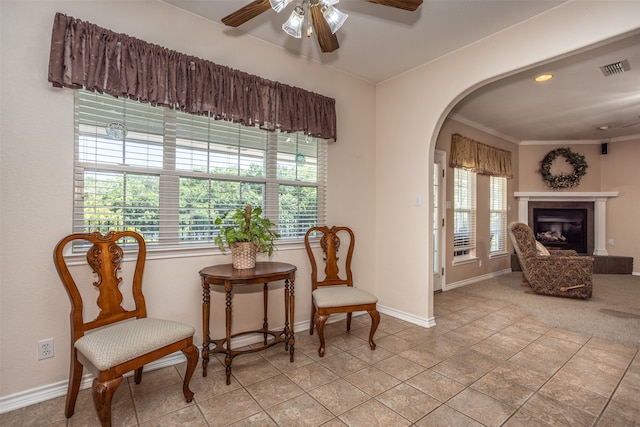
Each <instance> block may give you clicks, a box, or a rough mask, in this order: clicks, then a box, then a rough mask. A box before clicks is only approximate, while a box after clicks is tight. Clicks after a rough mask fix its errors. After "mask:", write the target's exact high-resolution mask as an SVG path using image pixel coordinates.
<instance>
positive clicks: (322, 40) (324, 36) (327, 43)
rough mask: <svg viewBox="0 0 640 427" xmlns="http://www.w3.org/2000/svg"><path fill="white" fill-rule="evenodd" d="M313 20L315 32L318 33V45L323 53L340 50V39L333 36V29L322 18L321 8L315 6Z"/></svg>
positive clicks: (312, 12)
mask: <svg viewBox="0 0 640 427" xmlns="http://www.w3.org/2000/svg"><path fill="white" fill-rule="evenodd" d="M310 9H311V18H312V19H313V31H315V33H316V37H317V38H318V43H319V44H320V50H321V51H322V52H325V53H327V52H333V51H334V50H336V49H338V48H339V47H340V45H339V44H338V38H337V37H336V35H335V34H331V28H329V24H327V20H326V19H324V16H322V12H321V11H320V7H319V6H317V5H315V6H312V7H311V8H310Z"/></svg>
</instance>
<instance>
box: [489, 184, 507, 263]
mask: <svg viewBox="0 0 640 427" xmlns="http://www.w3.org/2000/svg"><path fill="white" fill-rule="evenodd" d="M489 186H490V188H489V191H490V199H491V201H490V204H491V206H490V210H491V213H490V219H489V221H490V223H489V232H490V233H491V236H490V237H491V239H490V241H491V243H490V248H489V251H490V252H491V254H495V253H501V252H506V250H507V249H506V240H507V178H504V177H498V176H492V177H490V181H489Z"/></svg>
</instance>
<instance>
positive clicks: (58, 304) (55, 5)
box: [0, 0, 640, 397]
mask: <svg viewBox="0 0 640 427" xmlns="http://www.w3.org/2000/svg"><path fill="white" fill-rule="evenodd" d="M56 12H63V13H67V14H69V15H71V16H74V17H75V18H78V19H82V20H86V21H89V22H92V23H95V24H97V25H100V26H103V27H106V28H110V29H112V30H114V31H118V32H123V33H126V34H129V35H131V36H135V37H138V38H140V39H143V40H146V41H149V42H152V43H156V44H159V45H163V46H165V47H168V48H170V49H174V50H178V51H181V52H185V53H190V54H194V55H196V56H199V57H202V58H206V59H210V60H212V61H214V62H216V63H219V64H223V65H228V66H231V67H233V68H237V69H240V70H243V71H246V72H249V73H252V74H257V75H260V76H262V77H265V78H269V79H273V80H278V81H282V82H286V83H288V84H291V85H295V86H300V87H302V88H305V89H307V90H312V91H314V92H318V93H321V94H323V95H326V96H331V97H334V98H336V104H337V109H338V138H339V141H338V142H337V143H336V144H333V145H331V147H330V150H329V176H330V179H329V188H328V190H329V200H328V202H329V216H328V220H329V223H331V224H338V223H339V224H346V225H350V226H351V227H353V228H354V231H355V233H356V236H357V239H358V244H357V249H356V254H355V268H356V275H357V277H356V280H357V281H358V282H359V284H360V286H361V287H363V288H365V289H370V290H374V291H375V292H376V293H377V294H378V296H379V298H380V304H381V305H383V306H385V307H389V308H391V309H394V310H397V311H398V313H401V314H406V315H408V316H413V317H415V319H416V320H420V319H428V318H430V317H432V316H433V301H432V299H431V298H430V295H431V291H432V289H431V288H432V284H431V281H430V277H431V273H430V272H431V259H430V247H431V237H430V233H431V230H430V220H431V218H430V216H431V203H430V198H429V196H428V195H429V194H430V187H431V179H432V178H431V173H430V165H431V163H432V161H433V149H434V146H435V140H436V137H437V135H438V131H439V127H440V124H441V123H442V121H443V119H444V117H445V115H446V113H447V112H448V111H449V109H450V107H451V106H452V105H453V104H454V103H455V102H457V100H459V99H461V97H462V96H464V95H465V94H467V93H469V92H470V91H471V90H473V89H474V88H476V87H478V86H479V85H481V84H482V83H485V82H488V81H490V80H492V79H496V78H498V77H499V76H501V75H504V74H505V73H509V72H512V71H515V70H518V69H520V68H522V67H527V66H529V65H532V64H534V63H538V62H540V61H543V60H546V59H548V58H551V57H553V56H556V55H561V54H563V53H566V52H569V51H572V50H574V49H577V48H582V47H584V46H587V45H590V44H592V43H595V42H598V41H600V40H604V39H607V38H609V37H612V36H615V35H617V34H621V33H623V32H625V31H628V30H631V29H633V28H634V27H638V25H639V22H638V19H637V17H638V16H640V2H632V1H629V2H617V1H606V2H586V1H585V2H583V1H573V2H569V3H568V4H565V5H563V6H561V7H558V8H556V9H554V10H552V11H550V12H549V13H547V14H544V15H542V16H539V17H537V18H535V19H532V20H530V21H528V22H525V23H523V24H521V25H517V26H514V27H512V28H510V29H508V30H506V31H504V32H501V33H499V34H496V35H494V36H492V37H489V38H487V39H484V40H480V41H478V42H477V43H475V44H474V45H472V46H469V47H467V48H465V49H462V50H460V51H458V52H455V53H453V54H451V55H449V56H447V57H445V58H442V59H440V60H438V61H434V62H432V63H429V64H426V65H424V66H422V67H420V68H417V69H415V70H413V71H411V72H409V73H406V74H405V75H402V76H400V77H398V78H395V79H392V80H390V81H388V82H386V83H384V84H381V85H379V86H378V87H377V88H374V87H372V86H371V85H369V84H367V83H364V82H362V81H359V80H357V79H354V78H352V77H350V76H346V75H343V74H340V73H338V72H336V71H335V70H332V69H329V68H325V67H322V66H321V65H319V64H317V63H313V62H310V61H308V60H298V59H296V58H294V57H292V56H291V55H289V54H287V53H285V52H284V51H282V50H281V49H280V48H278V47H275V46H271V45H268V44H264V43H261V42H259V41H257V40H255V39H251V38H248V37H229V36H227V35H225V34H224V32H223V27H222V26H220V25H218V24H216V23H212V22H208V21H206V20H202V19H199V18H197V17H194V16H192V15H190V14H185V13H183V12H180V11H179V10H176V9H173V8H171V7H169V6H167V5H164V4H161V3H157V2H154V1H149V2H146V1H135V2H134V1H128V2H115V1H68V2H63V1H55V0H51V1H7V0H2V1H0V19H1V22H0V23H1V30H0V31H1V33H0V36H1V38H2V53H1V54H2V64H1V79H0V82H1V83H0V84H1V85H2V86H1V97H0V102H1V110H0V111H1V114H2V118H1V120H2V122H1V125H2V126H1V130H0V132H1V133H0V137H1V141H0V144H1V148H2V159H1V164H0V166H1V175H0V180H1V181H0V184H1V185H2V187H1V192H0V198H1V200H0V202H1V203H0V205H1V207H0V227H1V229H0V232H1V237H0V255H1V261H0V279H1V282H0V291H1V298H0V300H1V302H0V310H1V312H0V328H1V330H0V343H1V344H0V345H1V346H2V347H1V349H0V397H5V396H9V395H12V394H14V393H18V392H20V391H24V390H30V389H32V388H35V387H38V386H44V385H48V384H51V383H54V382H56V381H61V380H64V379H65V378H66V377H67V369H68V356H69V351H68V348H67V347H68V345H69V337H68V324H67V318H68V317H67V316H68V308H69V303H68V301H67V297H66V294H65V292H64V291H63V288H62V286H61V285H60V283H59V280H58V278H57V275H56V272H55V269H54V267H53V263H52V261H51V252H52V249H53V246H54V245H55V243H56V242H57V241H58V239H59V238H60V237H62V236H63V235H65V234H67V233H69V232H70V231H71V205H72V191H71V189H72V166H73V160H72V159H73V102H72V93H71V91H70V90H60V89H53V88H51V86H50V84H49V83H48V82H47V63H48V49H49V42H50V32H51V25H52V22H53V17H54V14H55V13H56ZM425 42H427V41H425ZM434 42H437V41H434ZM372 123H375V127H373V126H372ZM374 141H375V144H374V143H373V142H374ZM416 194H420V195H422V199H423V201H424V203H423V204H422V206H421V207H415V206H414V200H415V196H416ZM227 259H228V258H227V257H217V256H214V255H210V256H205V257H199V258H180V259H174V260H151V261H150V262H149V263H148V264H147V273H146V279H147V282H148V283H153V289H149V290H148V291H147V294H149V293H151V294H152V296H151V297H149V304H150V312H151V313H153V314H154V315H159V316H162V315H166V316H168V317H171V318H175V319H176V320H181V321H185V322H189V323H191V324H192V325H194V326H195V327H196V330H197V331H198V335H197V337H196V342H198V343H199V342H201V337H200V332H199V331H200V300H201V298H200V289H199V280H198V276H197V271H198V270H199V269H200V268H202V267H203V266H205V265H209V264H214V263H219V262H222V261H226V260H227ZM276 260H280V261H287V262H292V263H294V264H296V265H298V266H299V274H298V276H297V281H296V283H297V285H298V286H297V289H296V297H297V300H296V320H297V321H300V320H307V318H308V314H309V310H310V307H309V292H308V287H307V286H308V279H307V276H308V269H307V267H306V262H307V261H306V256H305V255H304V253H303V252H302V251H301V250H293V251H281V252H279V253H278V254H277V255H276ZM370 266H375V267H370ZM367 267H370V268H367ZM149 287H151V286H149ZM257 297H258V298H259V295H258V296H257ZM214 303H215V300H214ZM152 304H153V305H156V304H157V306H159V307H158V308H153V307H151V305H152ZM154 311H155V313H154ZM213 329H214V332H215V331H221V326H220V325H219V324H218V325H213ZM49 337H53V338H54V339H55V341H56V356H55V357H54V358H53V359H48V360H45V361H40V362H39V361H37V357H36V342H37V341H38V340H39V339H43V338H49Z"/></svg>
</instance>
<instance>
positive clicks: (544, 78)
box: [533, 73, 553, 83]
mask: <svg viewBox="0 0 640 427" xmlns="http://www.w3.org/2000/svg"><path fill="white" fill-rule="evenodd" d="M552 78H553V74H551V73H545V74H540V75H538V76H536V77H535V78H534V79H533V81H534V82H536V83H542V82H548V81H549V80H551V79H552Z"/></svg>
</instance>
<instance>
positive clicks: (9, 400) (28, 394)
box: [0, 319, 339, 414]
mask: <svg viewBox="0 0 640 427" xmlns="http://www.w3.org/2000/svg"><path fill="white" fill-rule="evenodd" d="M336 320H339V319H336ZM281 327H282V326H281ZM281 327H280V328H281ZM276 329H277V328H276ZM308 329H309V321H308V320H307V321H304V322H300V323H296V324H295V325H294V329H293V330H294V331H304V330H308ZM261 340H262V336H259V335H258V334H256V335H247V336H243V337H238V338H236V339H233V340H232V342H233V344H234V347H242V346H245V345H250V344H254V343H257V342H260V341H261ZM201 352H202V347H198V354H201ZM186 360H187V359H186V358H185V357H184V355H183V354H182V352H179V351H178V352H176V353H172V354H170V355H168V356H165V357H163V358H162V359H159V360H156V361H154V362H151V363H149V364H147V365H144V371H145V372H149V371H155V370H156V369H161V368H166V367H167V366H173V365H177V364H179V363H183V362H186ZM200 361H201V360H199V362H200ZM132 375H133V372H130V373H128V374H126V375H125V377H130V376H132ZM92 382H93V376H92V375H91V374H85V375H83V376H82V382H81V383H80V390H84V389H87V388H90V387H91V384H92ZM68 385H69V381H68V380H62V381H58V382H55V383H52V384H47V385H44V386H40V387H36V388H32V389H29V390H24V391H21V392H18V393H14V394H11V395H9V396H5V397H0V414H4V413H5V412H9V411H13V410H16V409H20V408H24V407H25V406H29V405H33V404H36V403H40V402H44V401H45V400H49V399H53V398H56V397H60V396H66V394H67V387H68Z"/></svg>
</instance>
